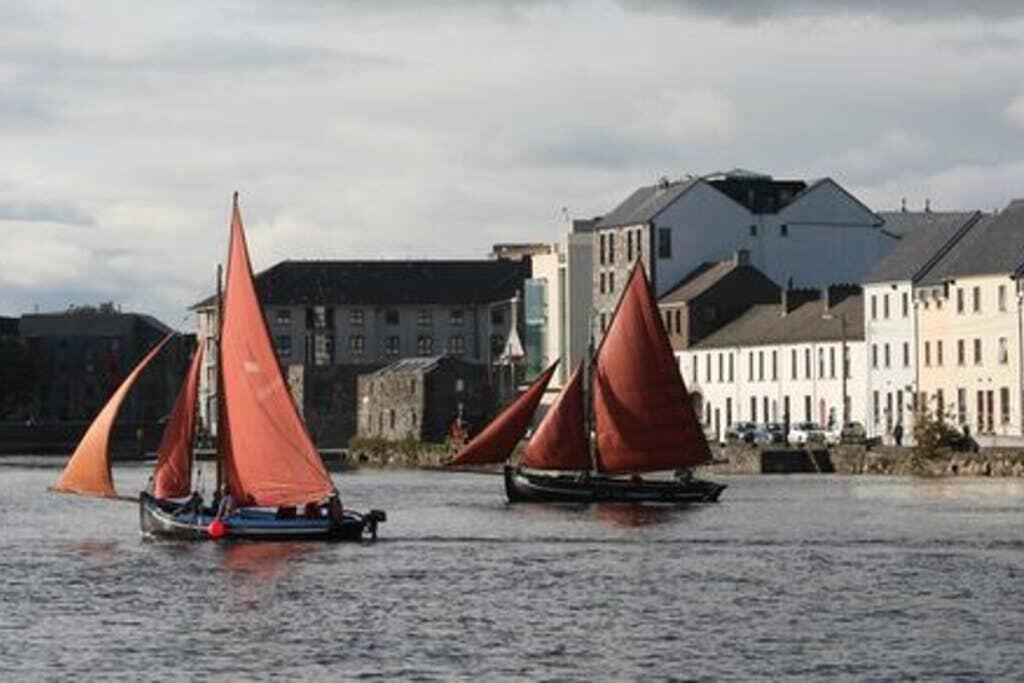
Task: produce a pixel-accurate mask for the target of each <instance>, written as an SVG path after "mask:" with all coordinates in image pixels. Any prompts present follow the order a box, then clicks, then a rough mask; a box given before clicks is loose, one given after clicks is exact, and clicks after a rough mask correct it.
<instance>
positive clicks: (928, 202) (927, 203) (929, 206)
mask: <svg viewBox="0 0 1024 683" xmlns="http://www.w3.org/2000/svg"><path fill="white" fill-rule="evenodd" d="M931 210H932V200H931V199H929V198H928V197H925V198H924V212H925V213H931Z"/></svg>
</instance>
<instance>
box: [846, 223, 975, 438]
mask: <svg viewBox="0 0 1024 683" xmlns="http://www.w3.org/2000/svg"><path fill="white" fill-rule="evenodd" d="M879 215H880V216H881V217H882V218H883V219H884V220H885V228H886V230H887V231H889V232H891V233H893V234H896V235H899V236H900V241H899V243H898V244H897V245H896V246H895V247H893V249H892V251H890V252H889V254H888V256H886V257H885V258H884V259H882V261H881V262H879V264H878V265H877V266H875V268H874V269H872V270H871V272H870V273H868V274H867V276H865V278H864V281H863V285H864V307H865V308H864V341H865V344H866V346H867V353H868V367H867V382H866V387H865V389H866V391H867V396H866V401H867V406H868V413H867V415H866V422H865V423H864V424H865V428H866V430H867V434H868V436H870V437H881V438H882V439H883V440H884V441H886V442H891V441H892V433H893V429H894V428H895V426H896V425H901V427H902V430H903V443H904V444H908V445H911V444H913V443H914V437H913V433H914V410H913V407H912V406H913V397H914V395H915V393H916V391H917V369H918V360H919V359H918V357H917V309H916V307H915V305H914V301H913V288H914V285H915V284H916V283H918V282H920V281H921V279H922V278H923V277H925V275H927V273H928V272H929V270H931V269H932V268H933V267H934V266H935V265H936V263H938V262H939V260H940V259H942V258H943V257H944V256H945V255H946V254H948V253H950V252H951V250H953V249H955V248H956V245H957V244H958V243H959V242H960V241H961V240H962V239H963V237H964V236H965V235H966V234H967V233H968V231H970V230H971V228H973V227H974V226H975V225H977V223H978V221H979V220H980V219H981V213H979V212H966V211H964V212H943V213H939V212H932V211H898V212H892V213H880V214H879Z"/></svg>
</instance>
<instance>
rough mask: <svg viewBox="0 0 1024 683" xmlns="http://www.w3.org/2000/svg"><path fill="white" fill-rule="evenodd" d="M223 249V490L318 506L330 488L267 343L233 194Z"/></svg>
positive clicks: (243, 500) (256, 501)
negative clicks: (228, 239) (225, 249)
mask: <svg viewBox="0 0 1024 683" xmlns="http://www.w3.org/2000/svg"><path fill="white" fill-rule="evenodd" d="M228 252H229V253H228V272H227V285H226V288H225V294H224V307H223V316H224V320H223V323H222V326H221V342H220V359H221V362H220V373H221V401H220V403H221V410H220V415H219V418H218V419H219V424H218V428H219V430H220V435H219V436H220V446H221V449H222V457H223V458H224V462H225V470H226V473H227V484H228V491H229V492H230V493H231V495H232V497H233V498H234V501H235V503H236V504H238V505H261V506H271V507H273V506H291V505H302V504H304V503H307V502H314V501H318V500H320V499H322V498H324V497H326V496H328V495H330V494H331V493H332V492H333V491H334V484H332V483H331V478H330V476H329V475H328V474H327V470H326V469H325V468H324V464H323V461H322V460H321V459H320V454H319V453H318V452H317V450H316V447H315V446H314V445H313V440H312V439H311V438H310V436H309V432H307V431H306V426H305V425H304V424H303V422H302V418H301V417H299V412H298V409H297V408H296V406H295V402H294V401H293V400H292V396H291V393H290V392H289V391H288V385H287V384H285V381H284V377H283V376H282V374H281V368H280V366H279V365H278V360H277V355H276V354H275V353H274V347H273V346H272V345H271V341H270V333H269V332H268V331H267V323H266V320H265V319H264V318H263V310H262V308H261V307H260V302H259V298H258V297H257V296H256V286H255V283H254V282H253V277H252V267H251V265H250V263H249V252H248V249H247V248H246V244H245V233H244V231H243V229H242V216H241V213H240V212H239V209H238V195H237V194H236V195H235V201H234V205H233V207H232V213H231V242H230V246H229V249H228Z"/></svg>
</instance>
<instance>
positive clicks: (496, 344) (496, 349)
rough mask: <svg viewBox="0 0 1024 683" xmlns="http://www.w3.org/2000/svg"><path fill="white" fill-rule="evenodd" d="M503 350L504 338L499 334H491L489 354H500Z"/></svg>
mask: <svg viewBox="0 0 1024 683" xmlns="http://www.w3.org/2000/svg"><path fill="white" fill-rule="evenodd" d="M504 350H505V338H504V337H503V336H501V335H500V334H492V335H491V355H492V356H500V355H501V353H502V351H504Z"/></svg>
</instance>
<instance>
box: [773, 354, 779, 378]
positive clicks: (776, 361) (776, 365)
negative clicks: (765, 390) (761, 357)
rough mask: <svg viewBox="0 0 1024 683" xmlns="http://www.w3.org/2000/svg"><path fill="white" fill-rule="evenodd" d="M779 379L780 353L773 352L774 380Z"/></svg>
mask: <svg viewBox="0 0 1024 683" xmlns="http://www.w3.org/2000/svg"><path fill="white" fill-rule="evenodd" d="M778 378H779V353H778V351H775V350H772V380H777V379H778Z"/></svg>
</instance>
